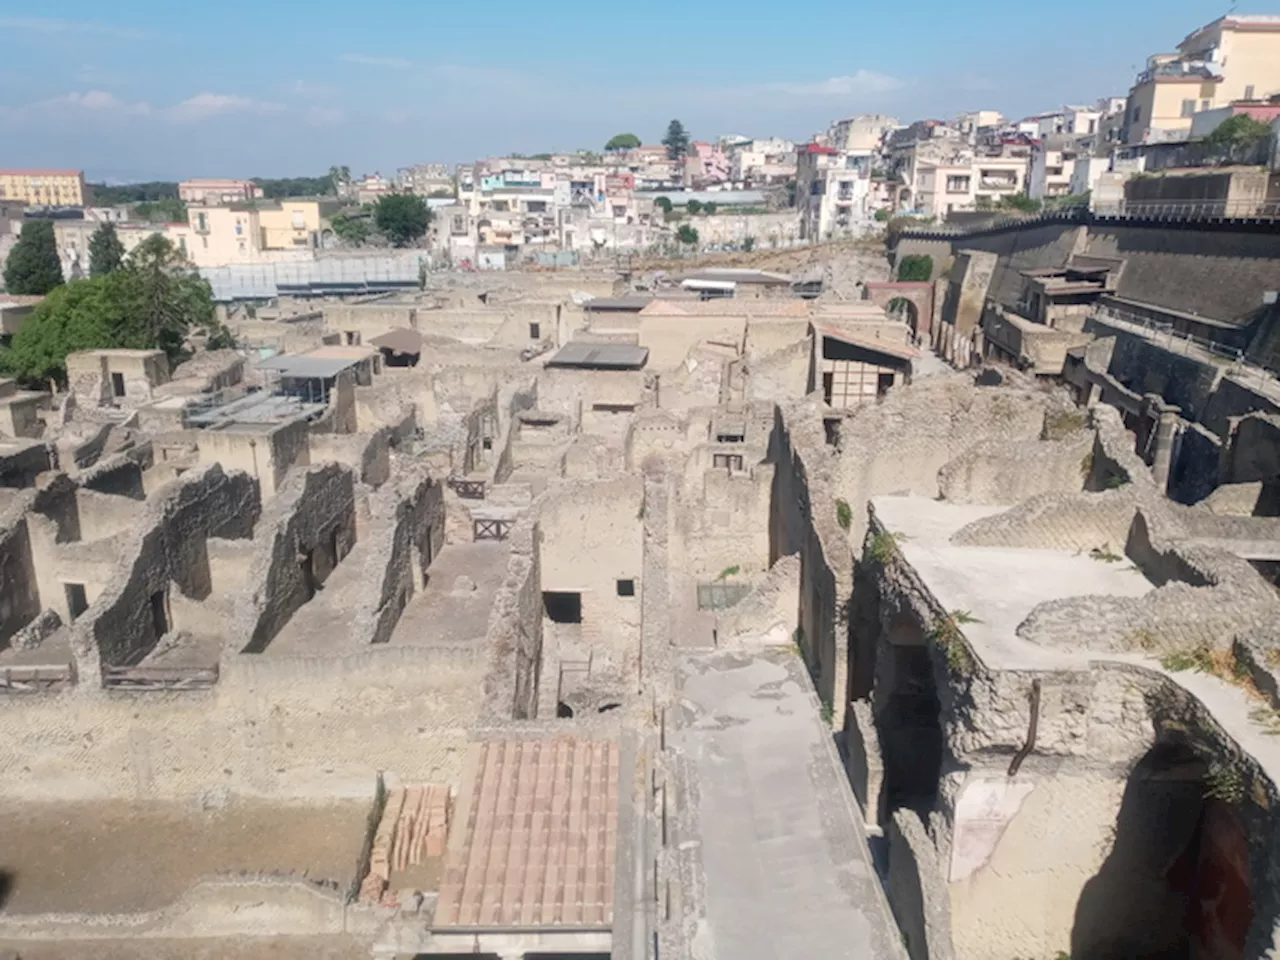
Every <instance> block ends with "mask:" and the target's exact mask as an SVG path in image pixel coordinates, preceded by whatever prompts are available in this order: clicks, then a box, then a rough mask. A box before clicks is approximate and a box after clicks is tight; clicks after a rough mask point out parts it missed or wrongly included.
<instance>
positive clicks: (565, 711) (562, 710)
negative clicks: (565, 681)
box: [556, 700, 573, 720]
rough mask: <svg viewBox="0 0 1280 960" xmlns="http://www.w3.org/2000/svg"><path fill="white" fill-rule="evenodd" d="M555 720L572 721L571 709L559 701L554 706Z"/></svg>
mask: <svg viewBox="0 0 1280 960" xmlns="http://www.w3.org/2000/svg"><path fill="white" fill-rule="evenodd" d="M556 718H557V719H559V720H572V719H573V707H571V706H569V705H568V704H567V703H565V702H564V701H563V700H561V701H560V702H559V703H557V704H556Z"/></svg>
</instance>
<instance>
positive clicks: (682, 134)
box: [662, 120, 689, 160]
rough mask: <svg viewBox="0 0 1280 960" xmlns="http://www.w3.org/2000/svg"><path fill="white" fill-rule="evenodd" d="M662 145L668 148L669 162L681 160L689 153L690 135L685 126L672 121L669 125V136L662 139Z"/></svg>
mask: <svg viewBox="0 0 1280 960" xmlns="http://www.w3.org/2000/svg"><path fill="white" fill-rule="evenodd" d="M662 145H663V146H664V147H666V148H667V159H668V160H680V159H682V158H683V157H685V156H686V155H687V154H688V153H689V134H688V132H687V131H686V130H685V128H684V124H683V123H681V122H680V121H679V120H672V121H671V122H670V123H669V124H667V135H666V136H665V137H663V138H662Z"/></svg>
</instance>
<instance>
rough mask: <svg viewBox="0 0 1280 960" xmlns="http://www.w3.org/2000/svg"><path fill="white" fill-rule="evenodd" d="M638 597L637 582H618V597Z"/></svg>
mask: <svg viewBox="0 0 1280 960" xmlns="http://www.w3.org/2000/svg"><path fill="white" fill-rule="evenodd" d="M635 595H636V582H635V581H634V580H619V581H618V596H620V597H634V596H635Z"/></svg>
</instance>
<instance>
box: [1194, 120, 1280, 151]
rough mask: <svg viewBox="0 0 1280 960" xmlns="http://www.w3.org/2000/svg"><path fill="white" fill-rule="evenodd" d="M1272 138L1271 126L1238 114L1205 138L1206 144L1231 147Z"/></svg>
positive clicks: (1223, 122) (1224, 121)
mask: <svg viewBox="0 0 1280 960" xmlns="http://www.w3.org/2000/svg"><path fill="white" fill-rule="evenodd" d="M1269 136H1271V125H1270V124H1267V123H1263V122H1262V121H1261V120H1255V119H1253V117H1251V116H1249V115H1248V114H1247V113H1238V114H1236V115H1235V116H1234V117H1228V118H1227V119H1226V120H1223V121H1222V122H1221V123H1220V124H1218V125H1217V126H1216V127H1214V128H1213V132H1212V133H1210V134H1209V135H1208V136H1207V137H1205V138H1204V142H1205V143H1207V144H1211V145H1212V146H1216V147H1217V146H1223V147H1225V146H1231V145H1234V144H1237V143H1244V142H1247V141H1249V140H1261V139H1263V138H1265V137H1269Z"/></svg>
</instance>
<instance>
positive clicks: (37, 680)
mask: <svg viewBox="0 0 1280 960" xmlns="http://www.w3.org/2000/svg"><path fill="white" fill-rule="evenodd" d="M73 683H75V672H74V671H73V670H72V668H71V666H70V664H59V665H54V666H42V667H0V694H6V693H50V692H53V691H55V690H61V689H63V688H64V687H69V686H71V684H73Z"/></svg>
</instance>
